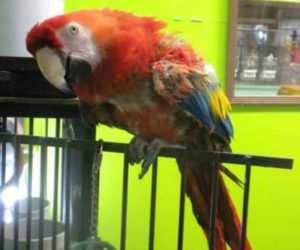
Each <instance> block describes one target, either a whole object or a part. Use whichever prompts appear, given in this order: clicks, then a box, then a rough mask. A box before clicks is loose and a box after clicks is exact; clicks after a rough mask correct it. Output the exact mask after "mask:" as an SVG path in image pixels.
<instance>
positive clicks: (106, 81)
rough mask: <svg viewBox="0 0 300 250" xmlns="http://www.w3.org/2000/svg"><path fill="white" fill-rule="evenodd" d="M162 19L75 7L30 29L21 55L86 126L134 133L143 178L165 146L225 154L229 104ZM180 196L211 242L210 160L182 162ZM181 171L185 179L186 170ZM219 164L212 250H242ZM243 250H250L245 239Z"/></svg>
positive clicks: (132, 147) (133, 149) (132, 156)
mask: <svg viewBox="0 0 300 250" xmlns="http://www.w3.org/2000/svg"><path fill="white" fill-rule="evenodd" d="M166 25H167V24H166V23H165V22H164V21H161V20H158V19H157V18H155V17H143V16H137V15H135V14H132V13H130V12H125V11H120V10H112V9H109V8H105V9H99V10H98V9H95V10H79V11H74V12H69V13H66V14H62V15H59V16H55V17H51V18H48V19H46V20H44V21H43V22H41V23H37V24H36V25H34V26H33V27H32V28H31V29H30V30H29V32H28V33H27V37H26V47H27V50H28V51H29V52H30V53H31V54H32V55H33V57H34V58H35V59H36V61H37V64H38V66H39V69H40V71H41V72H42V74H43V76H44V77H45V78H46V79H47V80H48V81H49V82H50V83H51V84H52V85H53V86H54V87H56V88H58V89H59V90H61V91H63V92H65V93H71V94H74V95H76V96H77V98H78V99H79V108H80V113H81V116H82V120H83V122H84V124H86V125H87V126H95V125H98V124H104V125H107V126H110V127H116V128H119V129H123V130H126V131H128V132H129V133H131V134H132V135H133V138H132V140H131V141H130V142H129V145H128V159H129V161H130V163H131V164H134V163H142V165H141V166H142V170H141V173H140V175H139V177H140V178H142V177H143V176H144V175H145V174H146V172H147V171H148V169H149V167H150V166H151V165H152V163H153V162H154V161H155V159H156V158H157V156H158V154H159V152H160V149H161V148H162V147H165V146H172V145H180V146H184V147H186V148H187V151H188V152H190V153H193V154H195V155H197V152H198V153H199V152H201V151H221V152H231V149H230V142H231V140H232V138H233V126H232V123H231V120H230V117H229V114H228V112H229V110H230V108H231V107H230V102H229V101H228V99H227V97H226V95H225V94H224V92H223V90H222V88H221V87H220V85H219V82H218V80H217V77H216V76H215V73H214V70H213V67H212V66H211V65H209V64H207V63H206V62H205V60H204V59H203V58H202V56H201V55H200V53H198V52H197V51H196V50H195V49H194V48H193V47H192V46H191V45H190V44H189V43H188V42H186V41H185V40H184V39H182V38H180V37H178V36H177V34H176V33H167V32H165V31H164V29H165V28H166ZM177 162H178V167H179V171H180V172H181V173H185V174H186V194H187V196H188V197H189V198H190V200H191V204H192V210H193V213H194V215H195V218H196V220H197V222H198V224H199V225H200V226H201V227H202V229H203V231H204V234H205V236H206V237H207V239H208V240H209V237H210V235H209V213H210V206H211V202H210V196H211V195H210V194H211V185H212V184H211V182H212V180H211V179H212V178H211V176H212V172H213V171H212V169H213V164H214V162H213V161H212V160H206V159H199V157H198V158H194V157H178V159H177ZM183 171H185V172H183ZM221 171H222V172H223V173H224V174H226V175H228V176H229V177H230V178H231V179H233V180H234V181H235V182H237V183H238V184H239V180H238V179H237V177H236V176H235V175H234V174H233V173H231V172H230V171H229V170H228V169H227V168H226V167H224V166H222V164H219V165H218V177H217V181H218V197H217V212H216V224H215V243H214V244H215V245H214V249H215V250H225V249H227V248H228V247H230V249H233V250H237V249H239V246H240V238H241V223H240V220H239V217H238V214H237V211H236V209H235V207H234V204H233V202H232V200H231V198H230V195H229V192H228V190H227V188H226V186H225V182H224V179H223V174H222V173H221ZM245 249H247V250H249V249H251V246H250V243H249V240H248V239H247V240H246V247H245Z"/></svg>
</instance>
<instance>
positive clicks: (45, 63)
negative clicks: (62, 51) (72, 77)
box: [35, 47, 69, 92]
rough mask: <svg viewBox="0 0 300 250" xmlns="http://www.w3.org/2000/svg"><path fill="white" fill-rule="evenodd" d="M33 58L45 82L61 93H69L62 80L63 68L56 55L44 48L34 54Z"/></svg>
mask: <svg viewBox="0 0 300 250" xmlns="http://www.w3.org/2000/svg"><path fill="white" fill-rule="evenodd" d="M35 57H36V60H37V63H38V66H39V68H40V70H41V72H42V74H43V76H44V77H45V78H46V79H47V81H49V82H50V83H51V84H52V85H53V86H54V87H56V88H58V89H60V90H61V91H63V92H69V89H68V87H67V84H66V80H65V78H64V76H65V67H64V65H63V64H62V62H61V60H60V58H59V56H58V55H57V53H56V52H55V51H54V50H53V49H51V48H49V47H44V48H42V49H39V50H38V51H37V52H36V54H35Z"/></svg>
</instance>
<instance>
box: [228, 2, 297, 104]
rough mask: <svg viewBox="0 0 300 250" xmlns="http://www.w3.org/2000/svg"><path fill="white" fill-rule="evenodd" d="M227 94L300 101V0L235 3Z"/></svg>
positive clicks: (234, 98)
mask: <svg viewBox="0 0 300 250" xmlns="http://www.w3.org/2000/svg"><path fill="white" fill-rule="evenodd" d="M230 5H231V6H230V21H229V22H230V26H229V46H228V59H227V95H228V97H229V98H230V100H231V102H233V103H300V1H299V2H298V3H296V2H280V1H258V0H257V1H249V0H232V1H230Z"/></svg>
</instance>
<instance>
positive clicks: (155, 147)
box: [139, 139, 164, 179]
mask: <svg viewBox="0 0 300 250" xmlns="http://www.w3.org/2000/svg"><path fill="white" fill-rule="evenodd" d="M163 144H164V142H163V141H162V140H160V139H155V140H153V141H152V142H151V143H150V144H149V146H148V147H147V149H146V153H145V156H144V161H143V163H142V170H141V172H140V174H139V179H142V178H143V176H144V175H145V174H146V173H147V172H148V170H149V168H150V166H151V165H152V164H153V162H154V161H155V160H156V158H157V156H158V154H159V151H160V148H161V147H162V145H163Z"/></svg>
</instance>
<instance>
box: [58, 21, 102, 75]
mask: <svg viewBox="0 0 300 250" xmlns="http://www.w3.org/2000/svg"><path fill="white" fill-rule="evenodd" d="M55 35H56V37H57V38H58V40H59V41H60V42H61V43H62V44H63V45H64V48H65V49H66V50H67V52H70V53H71V54H72V57H77V58H81V59H83V60H85V61H87V62H88V63H89V64H90V66H91V67H92V69H95V68H96V67H97V65H98V64H99V61H100V59H101V58H100V54H101V53H100V51H99V48H98V46H97V45H96V42H95V41H94V39H93V32H92V31H91V30H90V29H89V28H88V27H85V26H82V25H81V24H79V23H77V22H70V23H68V24H67V25H65V26H64V27H61V28H60V29H58V30H57V31H56V32H55Z"/></svg>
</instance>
